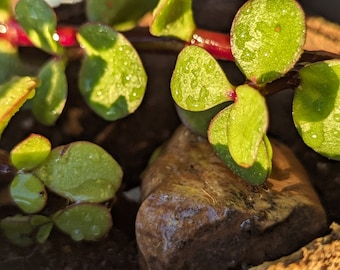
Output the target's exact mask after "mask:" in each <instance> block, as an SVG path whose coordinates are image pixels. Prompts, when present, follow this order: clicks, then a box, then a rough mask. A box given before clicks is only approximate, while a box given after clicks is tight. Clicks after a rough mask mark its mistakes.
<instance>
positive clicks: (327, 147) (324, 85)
mask: <svg viewBox="0 0 340 270" xmlns="http://www.w3.org/2000/svg"><path fill="white" fill-rule="evenodd" d="M299 75H300V85H299V86H298V88H297V89H296V91H295V95H294V100H293V119H294V123H295V126H296V127H297V130H298V132H299V133H300V135H301V137H302V139H303V141H304V142H305V143H306V144H307V145H308V146H309V147H311V148H313V149H314V150H315V151H316V152H318V153H320V154H321V155H324V156H326V157H328V158H331V159H335V160H340V60H329V61H324V62H318V63H314V64H310V65H308V66H306V67H304V68H303V69H301V70H300V71H299Z"/></svg>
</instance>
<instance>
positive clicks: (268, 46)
mask: <svg viewBox="0 0 340 270" xmlns="http://www.w3.org/2000/svg"><path fill="white" fill-rule="evenodd" d="M304 41H305V21H304V13H303V11H302V9H301V7H300V6H299V4H298V3H297V1H295V0H277V1H272V0H250V1H247V2H246V3H245V4H244V5H243V6H242V7H241V9H240V10H239V11H238V13H237V14H236V16H235V18H234V22H233V25H232V30H231V49H232V53H233V55H234V57H235V61H236V63H237V65H238V66H239V67H240V69H241V70H242V71H243V73H244V74H245V75H246V77H247V78H248V79H250V80H251V81H253V82H255V83H257V84H259V85H262V84H266V83H269V82H271V81H273V80H275V79H277V78H279V77H281V76H282V75H283V74H285V73H286V72H287V71H288V70H289V69H291V68H292V67H293V66H294V64H295V63H296V61H297V60H298V59H299V57H300V55H301V53H302V47H303V45H304Z"/></svg>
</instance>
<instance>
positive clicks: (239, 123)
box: [227, 85, 269, 168]
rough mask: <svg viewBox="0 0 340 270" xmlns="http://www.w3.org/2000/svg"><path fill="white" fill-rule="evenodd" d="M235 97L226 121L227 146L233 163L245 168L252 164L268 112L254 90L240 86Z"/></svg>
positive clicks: (266, 123)
mask: <svg viewBox="0 0 340 270" xmlns="http://www.w3.org/2000/svg"><path fill="white" fill-rule="evenodd" d="M236 95H237V100H236V102H235V103H234V104H233V105H232V106H231V108H230V113H229V119H228V129H227V136H228V145H229V151H230V154H231V156H232V157H233V159H234V160H235V162H236V163H237V164H239V165H240V166H243V167H245V168H247V167H250V166H252V165H253V164H254V162H255V160H256V156H257V153H258V148H259V145H260V143H261V142H262V140H263V137H264V135H265V133H266V131H267V126H268V121H269V119H268V111H267V106H266V102H265V99H264V97H263V96H262V95H261V94H260V93H259V92H258V91H257V90H256V89H254V88H252V87H250V86H248V85H241V86H238V87H237V88H236Z"/></svg>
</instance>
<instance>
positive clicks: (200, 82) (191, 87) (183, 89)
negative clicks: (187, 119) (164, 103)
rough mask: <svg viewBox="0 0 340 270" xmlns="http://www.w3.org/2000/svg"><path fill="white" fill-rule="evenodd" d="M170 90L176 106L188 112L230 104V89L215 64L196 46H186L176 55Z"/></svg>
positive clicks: (229, 85) (231, 90)
mask: <svg viewBox="0 0 340 270" xmlns="http://www.w3.org/2000/svg"><path fill="white" fill-rule="evenodd" d="M170 87H171V94H172V97H173V99H174V100H175V102H176V103H177V105H178V106H180V107H181V108H183V109H185V110H189V111H204V110H208V109H210V108H212V107H214V106H216V105H218V104H221V103H224V102H226V101H231V100H232V98H231V95H230V94H231V93H232V92H233V88H234V86H232V85H231V84H230V82H229V81H228V79H227V77H226V76H225V74H224V72H223V70H222V68H221V67H220V66H219V64H218V62H217V61H216V60H215V59H214V58H213V57H212V56H211V55H210V54H209V53H208V52H207V51H205V50H204V49H202V48H200V47H196V46H188V47H186V48H185V49H183V50H182V52H181V53H180V54H179V56H178V59H177V63H176V66H175V70H174V72H173V75H172V78H171V85H170Z"/></svg>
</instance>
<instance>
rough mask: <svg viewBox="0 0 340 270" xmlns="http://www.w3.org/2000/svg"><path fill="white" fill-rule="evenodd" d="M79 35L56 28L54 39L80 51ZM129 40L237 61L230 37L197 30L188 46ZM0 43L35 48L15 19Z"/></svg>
mask: <svg viewBox="0 0 340 270" xmlns="http://www.w3.org/2000/svg"><path fill="white" fill-rule="evenodd" d="M76 33H77V29H76V28H75V27H72V26H60V27H58V28H57V33H56V34H57V35H56V36H55V38H56V40H57V41H59V43H60V45H62V46H63V47H78V46H79V44H78V42H77V39H76ZM126 36H127V38H128V39H130V41H131V42H132V43H133V44H136V45H137V47H138V48H141V49H142V50H148V49H149V50H154V51H163V50H166V51H169V50H170V51H171V48H172V51H175V52H177V53H178V52H179V51H180V50H181V49H182V48H183V47H184V46H185V45H196V46H199V47H202V48H204V49H205V50H207V51H208V52H209V53H210V54H211V55H213V56H214V57H215V58H216V59H219V60H228V61H234V57H233V55H232V53H231V49H230V37H229V35H227V34H222V33H217V32H213V31H207V30H202V29H197V30H196V32H195V33H194V35H193V37H192V39H191V41H190V42H187V43H183V42H182V41H178V40H174V39H169V38H158V37H154V36H151V35H150V33H149V32H148V30H147V31H143V30H142V31H131V32H130V33H129V32H127V33H126ZM0 39H5V40H7V41H9V42H10V43H11V44H12V45H14V46H34V45H33V44H32V42H31V41H30V39H29V38H28V36H27V34H26V33H25V31H24V30H23V29H22V27H21V26H20V25H19V23H18V22H17V21H15V20H14V19H12V20H10V21H8V22H6V23H0Z"/></svg>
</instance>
